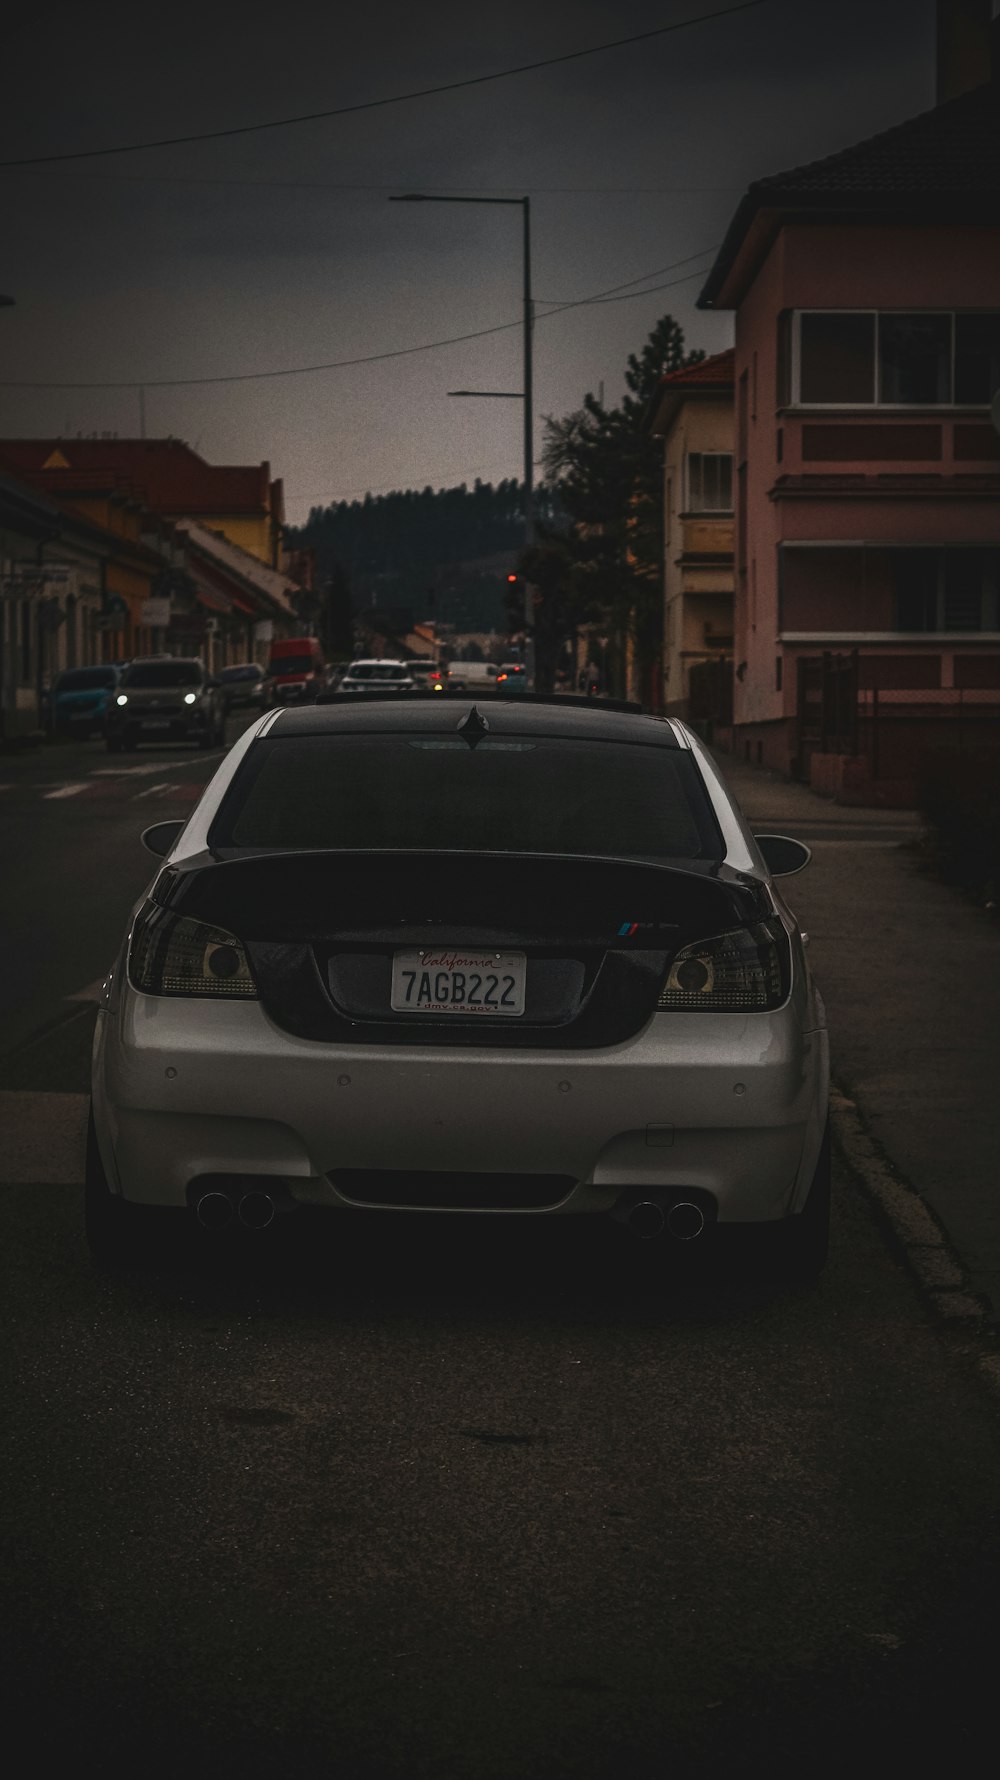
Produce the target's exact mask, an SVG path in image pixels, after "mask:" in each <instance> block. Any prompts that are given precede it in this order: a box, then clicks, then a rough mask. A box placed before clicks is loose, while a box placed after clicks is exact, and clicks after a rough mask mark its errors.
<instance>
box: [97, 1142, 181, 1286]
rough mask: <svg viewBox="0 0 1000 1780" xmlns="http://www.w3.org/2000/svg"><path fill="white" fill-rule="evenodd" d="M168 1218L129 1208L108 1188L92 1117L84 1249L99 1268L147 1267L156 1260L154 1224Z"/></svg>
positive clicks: (150, 1209) (145, 1208) (143, 1208)
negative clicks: (158, 1220)
mask: <svg viewBox="0 0 1000 1780" xmlns="http://www.w3.org/2000/svg"><path fill="white" fill-rule="evenodd" d="M164 1216H166V1217H169V1216H170V1214H169V1212H166V1213H162V1212H160V1210H159V1208H158V1207H156V1208H153V1207H150V1206H145V1205H131V1204H129V1203H128V1201H127V1200H124V1199H120V1198H119V1197H118V1195H117V1194H116V1193H112V1191H111V1189H110V1187H109V1186H108V1181H107V1176H106V1174H105V1172H104V1164H103V1162H102V1161H101V1152H100V1150H99V1149H98V1147H97V1132H96V1130H95V1129H94V1113H93V1108H91V1112H90V1117H89V1120H88V1124H87V1156H86V1163H85V1169H84V1188H83V1221H84V1230H85V1232H86V1237H87V1246H88V1247H89V1249H90V1253H91V1257H92V1259H93V1260H94V1262H95V1263H96V1264H97V1266H99V1267H107V1268H111V1269H119V1268H122V1269H127V1268H135V1267H142V1266H144V1265H148V1264H149V1263H150V1262H152V1261H153V1259H154V1258H155V1256H156V1253H157V1247H158V1245H157V1244H156V1243H155V1242H154V1236H155V1235H156V1228H155V1225H156V1220H157V1219H158V1218H162V1217H164Z"/></svg>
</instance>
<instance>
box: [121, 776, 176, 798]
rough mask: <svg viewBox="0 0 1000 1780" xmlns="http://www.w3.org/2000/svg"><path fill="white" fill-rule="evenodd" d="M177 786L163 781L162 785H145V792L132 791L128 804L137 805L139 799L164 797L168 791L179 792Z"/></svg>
mask: <svg viewBox="0 0 1000 1780" xmlns="http://www.w3.org/2000/svg"><path fill="white" fill-rule="evenodd" d="M179 790H180V786H179V785H171V784H169V783H168V781H167V780H166V779H164V781H163V784H162V785H147V786H146V789H145V791H134V792H133V793H132V796H131V797H130V799H129V802H130V803H138V802H139V799H140V798H141V797H164V796H166V794H167V792H169V791H179Z"/></svg>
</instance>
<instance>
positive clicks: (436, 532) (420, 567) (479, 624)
mask: <svg viewBox="0 0 1000 1780" xmlns="http://www.w3.org/2000/svg"><path fill="white" fill-rule="evenodd" d="M522 489H523V485H522V484H521V483H520V482H518V481H516V480H514V479H513V478H512V479H511V480H509V481H505V482H500V483H498V484H497V485H496V486H495V487H494V485H493V484H492V483H490V482H480V481H478V480H477V481H476V482H475V483H474V484H473V486H472V487H471V488H469V487H468V486H467V484H466V483H464V482H462V483H460V484H459V486H458V487H457V488H440V489H436V490H435V489H432V488H423V489H413V488H411V489H405V490H400V491H399V492H396V493H392V494H380V495H371V494H369V495H366V496H365V498H364V500H363V501H337V502H335V503H334V504H333V505H331V506H329V507H314V508H313V509H312V511H311V513H310V515H309V518H308V520H307V522H306V524H305V525H304V526H301V527H299V528H298V529H296V530H294V531H290V541H291V542H292V543H293V545H295V546H305V547H308V548H311V549H313V550H314V551H315V552H316V565H317V571H318V581H319V585H320V586H321V587H322V586H324V585H325V584H326V582H328V581H329V579H330V578H331V576H332V575H333V573H334V570H335V569H336V568H338V567H339V568H340V569H341V570H343V571H344V572H346V574H347V576H348V579H349V582H350V587H351V597H352V600H353V604H354V609H355V611H356V612H365V611H369V610H379V611H385V610H390V609H400V608H406V609H408V610H410V611H412V613H413V616H414V618H416V619H418V620H422V619H425V618H433V619H435V620H436V621H437V622H438V623H447V624H455V625H456V626H457V627H458V628H460V629H467V630H483V631H489V630H494V629H502V628H504V626H505V621H506V620H505V613H506V606H505V599H506V592H507V575H508V574H509V573H510V572H511V571H512V570H513V568H514V567H515V564H516V560H517V557H518V554H519V553H520V551H521V550H522V549H523V547H524V512H523V493H522ZM538 507H539V510H540V513H541V514H542V516H544V517H546V518H548V517H549V516H550V508H551V500H550V497H549V495H548V492H547V491H546V490H545V489H541V490H540V491H539V494H538Z"/></svg>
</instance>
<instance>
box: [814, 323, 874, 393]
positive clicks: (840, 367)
mask: <svg viewBox="0 0 1000 1780" xmlns="http://www.w3.org/2000/svg"><path fill="white" fill-rule="evenodd" d="M798 399H799V401H800V402H852V403H854V402H872V401H874V399H875V317H874V315H852V314H850V313H844V314H840V313H837V314H809V315H800V317H799V396H798Z"/></svg>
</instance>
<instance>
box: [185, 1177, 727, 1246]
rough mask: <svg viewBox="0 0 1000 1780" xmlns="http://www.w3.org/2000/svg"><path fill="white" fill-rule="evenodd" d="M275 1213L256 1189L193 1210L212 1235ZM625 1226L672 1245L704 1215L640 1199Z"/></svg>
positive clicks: (214, 1192) (695, 1232) (683, 1205)
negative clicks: (668, 1239) (666, 1238)
mask: <svg viewBox="0 0 1000 1780" xmlns="http://www.w3.org/2000/svg"><path fill="white" fill-rule="evenodd" d="M277 1209H278V1208H277V1205H276V1204H275V1201H274V1200H273V1199H272V1197H271V1195H270V1193H265V1192H264V1191H263V1189H262V1188H260V1187H252V1188H251V1189H250V1190H249V1191H248V1192H246V1193H241V1194H238V1195H233V1196H230V1194H229V1193H223V1192H221V1191H220V1190H219V1189H218V1188H213V1189H211V1190H210V1191H209V1192H207V1193H202V1195H201V1197H200V1198H199V1199H198V1200H197V1203H196V1206H195V1210H196V1213H197V1217H198V1222H199V1224H201V1226H202V1228H203V1229H205V1230H212V1231H221V1230H226V1229H228V1228H229V1226H230V1225H231V1224H232V1223H234V1222H239V1223H240V1224H242V1225H243V1227H244V1229H246V1230H267V1229H268V1228H269V1227H270V1225H271V1224H273V1223H274V1220H275V1217H276V1215H277ZM626 1222H627V1223H628V1227H629V1229H630V1230H631V1231H632V1233H633V1235H635V1236H638V1237H640V1238H641V1239H642V1240H643V1241H647V1242H648V1241H650V1240H651V1239H652V1238H653V1237H656V1236H662V1235H664V1233H665V1234H666V1235H668V1236H671V1237H673V1239H674V1241H675V1242H693V1241H694V1240H695V1238H696V1237H698V1236H700V1235H701V1234H702V1231H703V1230H704V1228H705V1214H704V1212H703V1211H702V1209H701V1207H700V1206H699V1205H695V1204H694V1203H693V1201H692V1200H690V1199H678V1200H675V1202H674V1203H673V1205H668V1206H667V1208H666V1210H664V1208H663V1206H662V1205H657V1204H656V1202H655V1200H652V1199H641V1200H640V1201H639V1203H638V1204H637V1205H633V1206H632V1208H631V1210H630V1211H629V1213H628V1216H627V1219H626Z"/></svg>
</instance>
